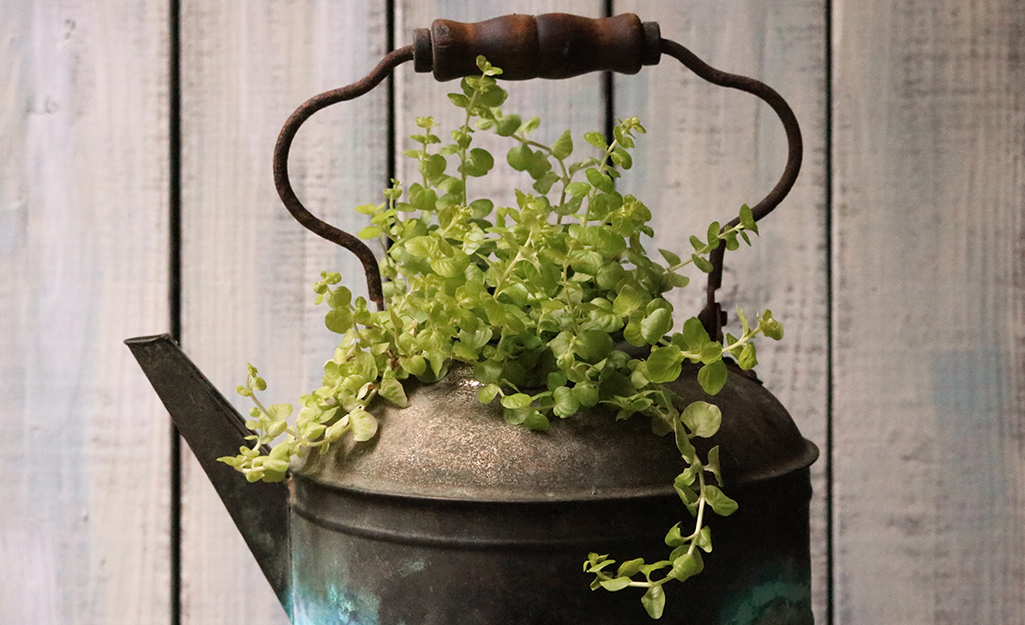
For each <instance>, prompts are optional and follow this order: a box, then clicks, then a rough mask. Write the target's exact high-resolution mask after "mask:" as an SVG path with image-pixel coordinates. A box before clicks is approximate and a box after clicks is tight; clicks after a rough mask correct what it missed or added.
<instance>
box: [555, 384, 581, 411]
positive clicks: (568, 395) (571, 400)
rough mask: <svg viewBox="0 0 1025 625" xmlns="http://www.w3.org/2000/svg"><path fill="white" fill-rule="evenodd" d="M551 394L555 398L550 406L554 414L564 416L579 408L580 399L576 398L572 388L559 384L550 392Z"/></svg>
mask: <svg viewBox="0 0 1025 625" xmlns="http://www.w3.org/2000/svg"><path fill="white" fill-rule="evenodd" d="M552 395H553V397H554V398H555V406H554V407H553V408H552V412H554V413H555V416H557V417H560V418H566V417H569V416H572V415H574V414H576V412H577V411H578V410H580V400H579V399H577V396H576V394H575V393H574V392H573V389H571V388H567V387H565V386H560V387H558V388H556V389H555V390H554V391H553V392H552Z"/></svg>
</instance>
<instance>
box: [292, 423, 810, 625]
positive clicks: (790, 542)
mask: <svg viewBox="0 0 1025 625" xmlns="http://www.w3.org/2000/svg"><path fill="white" fill-rule="evenodd" d="M507 427H511V426H507ZM731 495H732V496H734V497H735V498H736V499H737V500H738V502H739V503H740V509H739V510H738V511H737V512H736V513H735V514H734V515H733V516H730V517H727V518H719V517H713V518H711V519H710V520H709V522H710V525H711V527H712V533H713V536H714V541H715V550H714V551H713V552H712V553H710V554H708V555H707V556H706V557H705V570H704V571H703V572H702V573H701V574H700V575H698V576H696V577H694V578H692V579H689V580H687V582H686V583H685V584H682V585H681V584H675V583H674V584H671V585H670V586H669V587H668V588H667V592H668V593H671V597H670V600H669V601H668V602H667V605H666V613H665V615H664V616H663V620H662V622H667V623H683V622H686V623H688V625H691V624H693V625H723V624H734V625H810V624H811V623H812V614H811V603H810V597H811V593H810V570H809V554H808V500H809V498H810V495H811V488H810V482H809V477H808V471H807V470H799V471H796V472H794V473H791V474H789V475H787V476H784V477H781V478H777V479H775V480H772V481H770V482H767V483H760V484H759V485H758V486H757V487H752V486H750V485H749V486H747V487H739V488H736V489H733V490H732V491H731ZM292 510H293V517H292V521H291V542H292V546H293V550H294V557H293V569H292V575H293V578H292V597H291V599H292V601H291V603H292V605H293V606H294V611H293V617H292V618H293V622H294V623H295V624H296V625H307V624H310V625H312V624H317V625H319V624H321V623H336V622H340V623H359V624H374V625H402V624H409V623H417V624H418V625H471V624H472V625H480V624H485V623H487V624H492V623H493V624H496V625H512V624H523V625H528V624H529V625H536V624H538V623H544V624H545V625H578V624H579V623H592V624H594V625H641V624H646V625H647V624H650V623H651V620H650V618H649V617H648V616H647V615H646V614H645V612H644V610H643V608H642V607H641V605H640V603H639V599H640V594H641V593H640V592H639V591H636V590H635V589H627V590H623V591H620V592H618V593H608V592H604V591H601V592H592V591H590V590H589V589H588V583H589V582H590V576H588V575H585V574H584V573H582V571H581V566H580V565H581V562H582V561H583V560H584V559H585V557H586V555H587V553H588V552H589V551H592V550H593V551H598V552H600V553H610V554H613V556H615V557H619V558H620V559H623V558H631V557H637V556H641V557H645V558H647V559H648V560H649V561H654V560H657V559H659V558H662V557H665V555H666V551H667V547H666V546H665V544H664V543H663V542H662V537H663V535H664V534H665V531H666V529H667V528H668V527H669V526H670V525H672V524H673V523H676V522H678V521H682V522H683V525H684V526H685V527H686V526H687V524H688V523H691V522H693V520H692V519H691V518H690V516H689V515H688V514H687V512H686V511H685V510H684V509H683V507H682V505H681V504H680V501H679V499H678V498H677V497H676V496H675V495H668V496H665V495H663V496H654V495H653V496H647V497H636V498H623V499H611V500H589V501H583V502H505V503H499V502H491V503H478V502H471V501H445V500H437V499H424V498H416V497H406V496H379V495H372V494H366V493H354V492H351V491H347V490H344V489H332V488H324V487H323V486H322V485H319V484H317V483H315V482H310V481H308V480H306V479H304V478H303V477H302V476H298V477H297V478H296V482H295V498H294V500H293V508H292ZM684 618H685V619H686V620H683V619H684Z"/></svg>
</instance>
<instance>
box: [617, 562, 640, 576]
mask: <svg viewBox="0 0 1025 625" xmlns="http://www.w3.org/2000/svg"><path fill="white" fill-rule="evenodd" d="M642 566H644V558H635V559H633V560H627V561H626V562H624V563H622V564H620V565H619V570H618V571H616V577H633V576H634V575H636V574H637V573H638V572H639V571H640V570H641V567H642Z"/></svg>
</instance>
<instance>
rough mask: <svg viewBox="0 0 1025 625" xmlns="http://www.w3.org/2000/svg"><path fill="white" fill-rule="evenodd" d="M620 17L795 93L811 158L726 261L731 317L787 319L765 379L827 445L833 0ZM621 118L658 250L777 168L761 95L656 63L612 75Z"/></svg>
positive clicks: (634, 183) (631, 177)
mask: <svg viewBox="0 0 1025 625" xmlns="http://www.w3.org/2000/svg"><path fill="white" fill-rule="evenodd" d="M615 10H616V12H617V13H619V12H627V11H629V12H633V13H637V14H638V15H639V16H640V18H641V19H642V20H643V21H656V22H658V23H659V25H660V27H661V30H662V36H663V37H665V38H667V39H672V40H673V41H676V42H678V43H680V44H682V45H684V46H686V47H688V48H689V49H690V50H691V51H693V52H694V53H695V54H697V55H698V56H699V57H701V58H702V59H704V60H705V61H706V62H707V63H709V64H711V65H712V66H714V67H717V68H719V69H722V70H724V71H728V72H733V73H738V74H743V75H746V76H751V77H753V78H757V79H758V80H761V81H763V82H765V83H767V84H768V85H770V86H772V87H773V88H774V89H776V90H777V91H779V92H780V93H781V94H782V95H783V97H785V98H786V99H787V101H788V102H789V103H790V105H791V107H792V108H793V109H794V112H795V114H796V116H797V118H798V120H799V121H800V123H801V129H802V131H803V135H804V144H805V151H804V164H803V166H802V168H801V175H800V177H799V178H798V181H797V184H796V186H795V187H794V189H793V191H792V192H791V194H790V195H789V196H788V198H787V199H786V200H785V201H784V202H783V204H782V205H781V206H780V207H779V209H778V210H777V211H776V212H773V213H772V214H771V215H769V216H768V217H766V219H765V221H764V222H763V223H762V224H761V225H762V228H761V231H762V234H761V236H760V237H757V238H755V240H754V246H753V247H752V248H747V247H742V248H741V249H740V250H737V251H736V252H732V253H727V255H726V261H725V272H724V274H725V275H724V277H723V288H722V289H720V290H719V298H720V302H721V303H722V305H723V309H724V310H726V311H727V312H728V313H729V315H730V322H731V324H733V327H734V328H739V325H737V319H736V313H735V309H736V306H738V305H739V306H740V307H741V308H743V309H744V310H745V311H746V312H747V313H749V314H750V313H752V312H754V311H756V310H763V309H766V308H768V309H771V310H772V311H773V314H774V315H775V316H776V317H777V318H779V319H780V320H782V322H783V325H784V328H785V329H786V336H785V337H784V339H783V340H782V341H780V342H778V343H777V342H773V341H765V340H763V341H762V342H760V343H759V345H758V347H759V352H758V356H759V361H760V363H761V364H760V365H759V367H758V374H759V376H760V377H761V378H762V379H763V380H764V381H765V384H766V386H767V387H768V388H769V389H770V390H771V391H772V392H773V393H774V394H775V395H776V396H777V397H778V398H779V399H780V401H782V402H783V404H784V405H785V406H786V407H787V408H788V410H789V411H790V413H791V414H792V415H793V417H794V419H795V420H796V421H797V424H798V426H799V427H800V428H801V432H802V433H803V434H804V436H805V437H807V438H809V439H811V440H812V441H814V442H815V443H816V444H818V445H819V446H820V448H822V447H823V446H824V445H825V443H826V425H827V401H826V397H827V386H828V378H827V369H826V367H827V362H826V358H827V353H828V348H827V344H828V343H827V328H826V318H827V313H826V310H827V301H826V284H827V277H826V261H827V258H826V253H825V249H826V237H827V236H828V235H827V232H826V207H825V191H824V184H823V183H824V179H825V123H826V120H825V111H826V105H825V101H826V100H825V90H824V86H825V77H826V72H825V49H826V48H825V46H826V42H825V25H824V21H825V4H824V2H823V1H822V0H803V1H801V2H788V3H785V4H781V3H751V2H741V1H739V0H735V1H734V0H730V1H724V2H715V3H708V2H701V1H697V0H694V1H688V2H648V1H640V0H636V1H627V0H620V1H618V2H616V3H615ZM615 104H616V108H615V115H616V117H617V118H624V117H629V116H632V115H637V116H639V117H640V118H641V121H642V123H644V124H645V125H646V128H647V129H648V135H647V136H645V137H643V138H642V139H641V141H640V142H639V147H638V150H637V154H636V157H635V168H636V169H635V170H634V171H630V172H627V173H626V174H624V177H623V187H624V188H625V189H626V190H628V191H630V192H632V193H634V194H635V195H636V196H637V197H638V198H640V199H641V200H642V201H644V202H645V204H647V206H648V207H649V208H650V209H651V211H652V213H653V214H654V215H655V230H656V233H657V236H656V239H655V244H654V245H652V250H653V251H654V249H655V248H656V247H664V248H667V249H670V250H676V251H677V252H680V253H686V252H689V251H690V250H691V246H690V244H689V243H688V238H689V237H690V235H692V234H696V235H698V236H701V237H703V236H704V232H705V231H706V229H707V227H708V224H709V223H710V222H711V221H713V220H719V221H720V222H725V221H728V220H729V219H731V218H732V217H733V216H735V215H736V214H737V212H738V211H739V209H740V205H741V204H744V203H747V204H750V205H753V204H754V203H755V202H757V201H759V200H760V199H761V198H762V197H764V196H765V194H766V193H768V191H769V190H770V189H771V188H772V187H773V185H775V183H776V181H777V180H778V179H779V176H780V175H781V174H782V172H783V165H784V164H785V162H786V158H787V144H786V137H785V135H784V132H783V129H782V125H781V124H780V122H779V121H778V119H777V118H776V116H775V114H774V113H773V112H772V109H770V108H769V107H768V105H766V104H764V103H762V102H761V101H760V100H758V99H757V98H755V97H754V96H751V95H748V94H745V93H741V92H738V91H735V90H731V89H723V88H721V87H716V86H714V85H711V84H709V83H707V82H705V81H704V80H702V79H700V78H698V77H697V76H696V75H694V74H693V73H691V72H690V71H689V70H687V69H686V68H684V67H683V66H681V65H680V64H679V63H678V62H677V61H676V59H673V58H671V57H668V56H664V57H663V58H662V61H661V63H660V64H659V65H658V66H657V67H653V68H646V69H644V70H642V71H641V72H640V73H639V74H637V75H635V76H621V75H617V76H616V80H615ZM691 277H692V283H691V284H690V285H689V286H688V287H687V288H686V289H683V290H681V291H678V292H676V293H674V294H673V296H674V297H673V302H674V304H675V305H676V307H677V309H678V311H679V315H680V316H681V317H682V316H685V315H686V316H689V315H695V314H697V313H698V312H699V311H700V310H701V309H702V308H703V307H704V288H705V284H706V280H705V276H704V274H701V273H700V272H698V271H694V272H692V274H691ZM826 470H827V467H826V459H825V457H821V458H820V459H819V460H818V462H816V464H815V465H814V466H813V471H812V473H813V486H814V489H815V498H814V500H813V505H812V553H813V596H814V611H815V614H816V618H817V620H818V621H820V622H822V621H823V619H824V618H825V613H826V600H827V589H826V572H827V553H826V549H827V547H826V525H827V523H826V514H827V512H826V501H825V497H824V495H825V492H826V481H825V479H826V478H825V476H826V472H827V471H826Z"/></svg>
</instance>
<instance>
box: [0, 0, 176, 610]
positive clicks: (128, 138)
mask: <svg viewBox="0 0 1025 625" xmlns="http://www.w3.org/2000/svg"><path fill="white" fill-rule="evenodd" d="M167 18H168V14H167V6H166V3H164V2H158V1H145V2H135V3H132V5H131V6H128V5H126V4H125V3H103V4H98V3H84V2H77V1H73V0H67V1H54V2H38V3H24V2H13V3H12V2H6V3H3V4H2V5H0V50H2V52H0V60H2V62H0V94H3V95H2V96H0V397H2V398H3V409H2V410H0V429H2V430H3V433H4V444H3V449H4V451H3V453H0V475H2V476H3V479H0V501H2V502H3V506H2V507H0V562H2V563H3V564H2V566H0V623H12V624H13V623H38V624H46V625H72V624H78V625H86V624H90V625H97V624H100V623H126V624H127V623H140V624H152V625H166V624H169V623H170V622H171V611H170V605H171V597H170V582H169V580H170V575H171V566H170V558H169V537H170V514H169V504H170V490H169V483H170V479H169V478H170V475H169V472H168V466H169V450H170V446H169V441H170V428H169V425H168V422H167V418H166V413H164V412H163V408H162V407H160V405H159V401H158V400H157V398H156V397H155V396H154V394H153V392H152V390H149V389H147V388H146V378H145V376H143V374H142V372H141V371H140V370H139V368H138V366H137V365H136V364H135V361H134V360H133V359H132V357H131V355H130V353H129V352H128V350H127V348H125V346H124V345H122V344H121V342H122V341H123V340H124V339H125V338H128V337H130V336H137V335H140V334H147V333H153V332H154V331H161V330H165V329H166V328H167V323H168V280H169V274H168V216H169V211H168V199H167V198H168V195H167V188H168V150H169V148H168V74H167V62H168V56H167V54H168V19H167Z"/></svg>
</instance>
